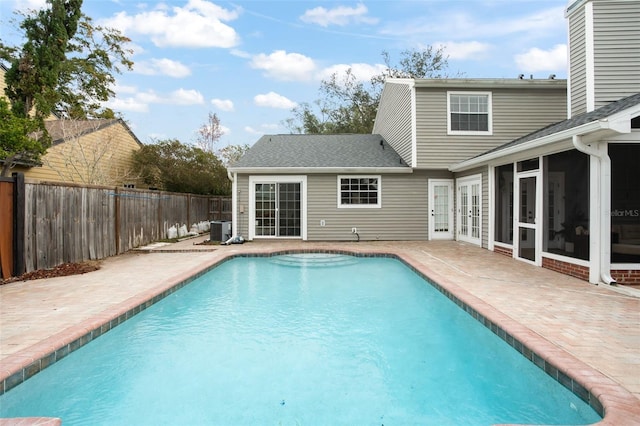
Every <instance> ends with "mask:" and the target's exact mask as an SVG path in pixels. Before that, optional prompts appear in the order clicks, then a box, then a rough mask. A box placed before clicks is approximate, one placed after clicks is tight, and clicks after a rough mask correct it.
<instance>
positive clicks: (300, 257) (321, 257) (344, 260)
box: [270, 253, 358, 268]
mask: <svg viewBox="0 0 640 426" xmlns="http://www.w3.org/2000/svg"><path fill="white" fill-rule="evenodd" d="M270 260H271V262H273V263H276V264H278V265H282V266H307V267H318V268H319V267H325V266H332V267H335V266H346V265H353V264H355V263H356V262H357V261H358V260H357V258H356V257H354V256H348V255H344V254H331V253H296V254H283V255H280V256H274V257H272V258H271V259H270Z"/></svg>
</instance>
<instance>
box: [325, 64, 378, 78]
mask: <svg viewBox="0 0 640 426" xmlns="http://www.w3.org/2000/svg"><path fill="white" fill-rule="evenodd" d="M349 68H351V72H352V73H353V75H354V76H355V77H356V80H357V81H362V82H366V81H371V77H373V76H375V75H380V74H382V72H383V71H385V70H386V69H387V67H386V66H385V65H383V64H375V65H371V64H336V65H332V66H330V67H327V68H324V69H323V70H321V71H320V72H319V73H318V74H317V77H318V79H321V80H325V79H327V78H329V77H331V76H332V75H333V74H336V75H337V76H338V79H339V78H340V77H341V76H344V75H345V72H346V71H347V70H348V69H349Z"/></svg>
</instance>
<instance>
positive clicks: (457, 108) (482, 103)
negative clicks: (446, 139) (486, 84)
mask: <svg viewBox="0 0 640 426" xmlns="http://www.w3.org/2000/svg"><path fill="white" fill-rule="evenodd" d="M447 113H448V118H447V121H448V133H449V134H450V135H468V134H477V135H485V134H488V135H490V134H491V133H492V131H493V128H492V123H491V122H492V119H491V93H489V92H448V93H447Z"/></svg>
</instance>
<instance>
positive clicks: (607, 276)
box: [573, 135, 616, 285]
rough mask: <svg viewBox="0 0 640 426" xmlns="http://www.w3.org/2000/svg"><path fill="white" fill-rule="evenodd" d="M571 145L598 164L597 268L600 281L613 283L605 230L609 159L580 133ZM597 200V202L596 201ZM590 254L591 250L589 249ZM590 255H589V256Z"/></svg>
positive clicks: (608, 220)
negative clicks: (590, 144)
mask: <svg viewBox="0 0 640 426" xmlns="http://www.w3.org/2000/svg"><path fill="white" fill-rule="evenodd" d="M573 146H574V147H575V148H576V149H577V150H578V151H580V152H583V153H585V154H587V155H589V156H591V157H592V158H596V159H597V161H598V164H599V166H600V167H599V169H600V176H598V182H597V188H595V193H596V204H598V205H599V211H598V217H599V222H600V223H599V229H598V230H597V232H596V233H597V235H596V237H597V238H598V244H599V245H600V246H601V247H599V250H598V252H599V255H600V258H599V259H598V269H599V271H598V272H599V277H600V280H602V282H604V283H605V284H609V285H614V284H615V283H616V281H615V280H614V279H613V277H612V276H611V232H605V230H610V229H611V214H610V209H611V190H610V188H611V159H610V158H609V155H608V154H607V152H606V151H605V150H599V149H596V148H593V147H591V146H589V145H587V144H585V143H584V142H583V141H582V136H581V135H574V136H573ZM598 201H599V202H598ZM589 253H590V254H591V250H590V251H589ZM589 257H591V255H590V256H589Z"/></svg>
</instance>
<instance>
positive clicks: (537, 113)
mask: <svg viewBox="0 0 640 426" xmlns="http://www.w3.org/2000/svg"><path fill="white" fill-rule="evenodd" d="M524 85H526V82H523V86H524ZM487 91H489V90H480V92H487ZM490 92H491V93H492V109H493V115H492V119H493V134H492V135H468V136H467V135H447V91H446V89H428V90H425V89H422V90H421V89H418V90H417V92H416V115H417V119H416V125H417V130H416V132H417V141H418V164H417V166H418V167H419V168H424V169H446V168H448V167H449V166H450V165H452V164H456V163H458V162H461V161H463V160H467V159H469V158H472V157H474V156H476V155H479V154H481V153H483V152H486V151H488V150H490V149H492V148H495V147H496V146H499V145H502V144H504V143H507V142H510V141H512V140H514V139H517V138H519V137H521V136H523V135H526V134H528V133H530V132H533V131H535V130H538V129H540V128H542V127H545V126H547V125H549V124H551V123H555V122H558V121H561V120H563V119H565V118H566V106H567V103H566V91H565V90H564V89H555V90H554V89H527V88H526V87H523V88H522V89H518V90H514V89H512V90H506V89H494V90H490Z"/></svg>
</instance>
